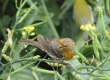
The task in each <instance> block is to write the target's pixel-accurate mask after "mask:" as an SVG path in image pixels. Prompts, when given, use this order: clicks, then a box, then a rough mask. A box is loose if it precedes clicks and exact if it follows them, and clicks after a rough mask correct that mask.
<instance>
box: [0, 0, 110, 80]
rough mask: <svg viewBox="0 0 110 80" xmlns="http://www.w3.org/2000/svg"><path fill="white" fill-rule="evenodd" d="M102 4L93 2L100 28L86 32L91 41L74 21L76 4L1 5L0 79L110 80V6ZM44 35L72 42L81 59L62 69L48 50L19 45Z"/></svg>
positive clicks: (22, 1) (28, 0) (27, 0)
mask: <svg viewBox="0 0 110 80" xmlns="http://www.w3.org/2000/svg"><path fill="white" fill-rule="evenodd" d="M97 1H98V0H97ZM97 1H94V0H88V2H89V3H90V5H91V7H92V9H93V13H94V19H95V25H90V24H87V25H83V26H82V27H80V28H81V29H82V30H84V31H85V32H86V33H87V34H88V36H89V37H90V40H88V41H85V40H84V39H83V37H82V31H81V30H80V28H79V27H78V25H77V24H76V23H75V21H74V19H73V17H74V14H73V3H74V0H65V1H63V0H4V1H3V0H1V1H0V4H2V3H3V4H2V5H1V6H2V7H1V8H0V12H1V13H0V39H1V42H0V44H1V45H0V80H15V79H16V80H110V71H109V70H110V62H109V61H110V58H109V56H110V45H109V44H110V27H109V24H110V7H109V5H110V1H109V0H106V1H105V0H99V1H98V2H97ZM95 26H96V27H95ZM6 30H7V32H8V34H6ZM38 34H42V35H43V36H45V37H48V38H49V37H50V38H59V37H69V38H72V39H73V40H74V41H75V43H76V48H75V49H73V51H74V52H75V53H76V54H75V56H74V58H73V59H72V60H69V61H66V60H64V62H65V63H67V64H69V65H66V66H65V65H63V64H61V65H60V64H58V65H56V66H57V67H56V66H55V63H54V60H52V59H48V57H49V56H47V57H44V56H45V55H46V53H44V52H43V51H40V50H39V49H38V48H35V47H33V46H30V45H24V44H21V43H19V40H20V38H29V39H32V40H35V39H36V36H37V35H38ZM49 63H51V64H52V63H54V64H53V65H51V64H49Z"/></svg>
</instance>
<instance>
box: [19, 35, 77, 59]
mask: <svg viewBox="0 0 110 80" xmlns="http://www.w3.org/2000/svg"><path fill="white" fill-rule="evenodd" d="M19 42H20V43H26V44H29V45H33V46H36V47H38V48H40V49H41V50H42V51H44V52H46V53H47V54H48V55H49V56H50V57H51V58H53V59H55V60H59V59H60V60H70V59H72V58H73V56H74V54H75V53H74V51H73V48H75V42H74V41H73V40H72V39H70V38H46V37H44V36H42V35H40V34H39V35H38V36H37V41H33V40H30V39H26V38H21V39H20V40H19Z"/></svg>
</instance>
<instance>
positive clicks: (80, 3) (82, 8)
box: [73, 0, 94, 25]
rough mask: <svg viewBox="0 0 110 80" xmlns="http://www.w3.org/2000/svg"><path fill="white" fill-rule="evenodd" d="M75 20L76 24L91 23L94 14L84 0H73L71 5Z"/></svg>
mask: <svg viewBox="0 0 110 80" xmlns="http://www.w3.org/2000/svg"><path fill="white" fill-rule="evenodd" d="M73 9H74V10H73V13H74V18H75V21H76V23H77V24H78V25H85V24H88V23H90V24H93V23H94V16H93V12H92V9H91V7H90V6H89V5H88V4H87V2H86V0H75V1H74V6H73Z"/></svg>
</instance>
